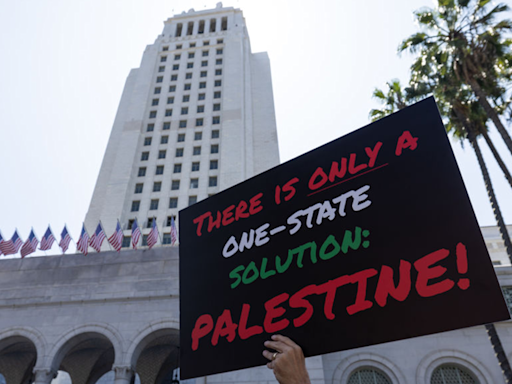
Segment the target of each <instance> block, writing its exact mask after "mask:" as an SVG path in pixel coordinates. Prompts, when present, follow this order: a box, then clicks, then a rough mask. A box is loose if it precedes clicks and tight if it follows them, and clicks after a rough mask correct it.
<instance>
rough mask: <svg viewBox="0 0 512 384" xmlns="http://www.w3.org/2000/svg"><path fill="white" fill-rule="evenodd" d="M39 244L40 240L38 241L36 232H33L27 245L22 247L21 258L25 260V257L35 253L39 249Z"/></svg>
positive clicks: (26, 242)
mask: <svg viewBox="0 0 512 384" xmlns="http://www.w3.org/2000/svg"><path fill="white" fill-rule="evenodd" d="M37 244H39V240H37V239H36V235H35V234H34V230H31V231H30V235H29V237H28V239H27V241H25V244H23V247H21V258H22V259H23V258H24V257H25V256H27V255H30V254H31V253H34V252H35V250H36V248H37Z"/></svg>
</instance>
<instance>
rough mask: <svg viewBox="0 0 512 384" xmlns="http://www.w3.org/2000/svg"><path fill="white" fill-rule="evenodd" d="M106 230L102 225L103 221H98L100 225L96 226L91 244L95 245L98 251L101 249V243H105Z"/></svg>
mask: <svg viewBox="0 0 512 384" xmlns="http://www.w3.org/2000/svg"><path fill="white" fill-rule="evenodd" d="M105 237H106V235H105V231H104V230H103V227H102V226H101V222H100V223H98V226H97V227H96V231H94V233H93V234H92V236H91V238H90V240H89V245H90V246H91V247H93V248H94V249H95V250H96V252H100V251H101V244H102V243H103V240H105Z"/></svg>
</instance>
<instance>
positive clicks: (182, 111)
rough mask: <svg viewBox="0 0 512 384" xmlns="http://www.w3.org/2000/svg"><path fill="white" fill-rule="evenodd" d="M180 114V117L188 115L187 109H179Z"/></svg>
mask: <svg viewBox="0 0 512 384" xmlns="http://www.w3.org/2000/svg"><path fill="white" fill-rule="evenodd" d="M181 114H182V115H188V107H182V108H181Z"/></svg>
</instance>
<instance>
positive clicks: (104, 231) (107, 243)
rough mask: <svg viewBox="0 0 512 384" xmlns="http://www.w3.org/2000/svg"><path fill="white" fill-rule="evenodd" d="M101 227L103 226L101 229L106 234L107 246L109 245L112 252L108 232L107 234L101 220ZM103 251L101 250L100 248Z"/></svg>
mask: <svg viewBox="0 0 512 384" xmlns="http://www.w3.org/2000/svg"><path fill="white" fill-rule="evenodd" d="M100 226H101V229H102V230H103V233H104V234H105V237H106V239H107V244H108V247H109V248H110V250H111V251H112V247H111V246H110V242H109V241H108V237H107V232H105V227H104V226H103V223H102V222H101V220H100ZM100 249H101V248H100ZM98 253H99V252H98Z"/></svg>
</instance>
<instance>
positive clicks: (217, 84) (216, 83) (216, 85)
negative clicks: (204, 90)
mask: <svg viewBox="0 0 512 384" xmlns="http://www.w3.org/2000/svg"><path fill="white" fill-rule="evenodd" d="M213 85H214V86H215V87H220V86H221V85H222V80H215V83H214V84H213Z"/></svg>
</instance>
